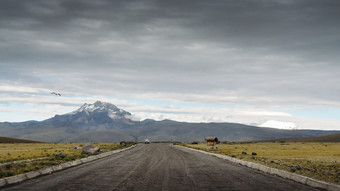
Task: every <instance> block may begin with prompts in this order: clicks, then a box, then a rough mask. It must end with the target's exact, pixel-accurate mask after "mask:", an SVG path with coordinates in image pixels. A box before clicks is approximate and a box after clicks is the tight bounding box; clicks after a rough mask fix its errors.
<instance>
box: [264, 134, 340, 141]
mask: <svg viewBox="0 0 340 191" xmlns="http://www.w3.org/2000/svg"><path fill="white" fill-rule="evenodd" d="M273 141H277V142H280V141H285V142H340V133H336V134H331V135H325V136H318V137H302V138H281V139H268V140H263V141H259V142H273Z"/></svg>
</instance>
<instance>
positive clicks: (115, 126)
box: [0, 101, 339, 142]
mask: <svg viewBox="0 0 340 191" xmlns="http://www.w3.org/2000/svg"><path fill="white" fill-rule="evenodd" d="M334 133H339V131H318V130H280V129H273V128H264V127H255V126H249V125H242V124H237V123H185V122H177V121H171V120H163V121H155V120H151V119H146V120H144V121H134V120H132V116H131V113H129V112H127V111H124V110H122V109H120V108H118V107H116V106H115V105H113V104H110V103H104V102H100V101H97V102H95V103H93V104H84V105H82V106H81V107H80V108H79V109H77V110H75V111H73V112H71V113H67V114H64V115H56V116H54V117H52V118H50V119H47V120H44V121H27V122H21V123H8V122H5V123H0V134H1V135H2V136H7V137H15V138H21V139H32V140H39V141H44V142H118V141H122V140H126V141H143V140H144V139H146V138H148V139H150V140H151V141H203V140H204V138H205V137H207V136H216V137H218V138H219V140H222V141H252V140H263V139H277V138H287V137H312V136H323V135H329V134H334Z"/></svg>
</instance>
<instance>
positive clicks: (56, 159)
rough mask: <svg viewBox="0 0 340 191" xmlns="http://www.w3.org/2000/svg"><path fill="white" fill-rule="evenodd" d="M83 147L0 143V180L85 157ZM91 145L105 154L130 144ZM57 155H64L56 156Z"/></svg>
mask: <svg viewBox="0 0 340 191" xmlns="http://www.w3.org/2000/svg"><path fill="white" fill-rule="evenodd" d="M84 145H85V144H84V143H1V144H0V178H3V177H7V176H12V175H17V174H21V173H24V172H29V171H32V170H38V169H40V168H43V167H46V166H51V165H58V164H62V163H64V162H67V161H72V160H76V159H79V158H83V157H86V156H87V155H84V154H82V149H81V147H82V146H84ZM92 145H95V146H98V147H99V148H100V152H107V151H111V150H115V149H120V148H123V147H127V146H130V145H131V144H127V145H125V146H120V145H119V143H94V144H92ZM76 147H80V149H79V148H78V149H77V148H76ZM59 153H64V154H66V155H58V154H59Z"/></svg>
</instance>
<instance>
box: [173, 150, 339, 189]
mask: <svg viewBox="0 0 340 191" xmlns="http://www.w3.org/2000/svg"><path fill="white" fill-rule="evenodd" d="M175 146H176V147H179V148H183V149H189V150H192V151H196V152H200V153H204V154H208V155H211V156H215V157H217V158H221V159H224V160H228V161H230V162H233V163H236V164H240V165H242V166H247V167H249V168H252V169H256V170H259V171H262V172H265V173H269V174H272V175H277V176H280V177H282V178H286V179H290V180H293V181H295V182H299V183H301V184H305V185H308V186H310V187H314V188H321V189H324V190H328V191H340V185H336V184H332V183H328V182H324V181H320V180H315V179H313V178H309V177H307V176H302V175H299V174H295V173H291V172H287V171H284V170H279V169H276V168H270V167H267V166H264V165H261V164H257V163H253V162H247V161H244V160H239V159H236V158H232V157H228V156H225V155H221V154H215V153H210V152H206V151H202V150H197V149H192V148H188V147H184V146H180V145H175Z"/></svg>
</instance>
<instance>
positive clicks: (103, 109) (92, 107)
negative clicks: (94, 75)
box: [69, 101, 131, 119]
mask: <svg viewBox="0 0 340 191" xmlns="http://www.w3.org/2000/svg"><path fill="white" fill-rule="evenodd" d="M77 113H85V114H87V115H91V114H93V113H107V115H108V116H109V117H110V118H111V119H122V118H128V119H130V118H131V113H129V112H127V111H124V110H123V109H119V108H118V107H116V106H115V105H113V104H111V103H106V102H101V101H96V102H95V103H93V104H87V103H85V104H84V105H82V106H81V107H80V108H79V109H77V110H75V111H73V112H71V113H69V114H71V115H74V114H77Z"/></svg>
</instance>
